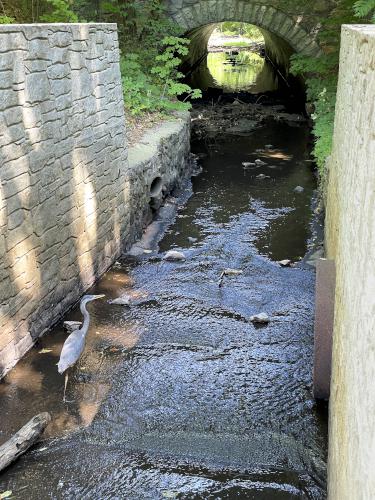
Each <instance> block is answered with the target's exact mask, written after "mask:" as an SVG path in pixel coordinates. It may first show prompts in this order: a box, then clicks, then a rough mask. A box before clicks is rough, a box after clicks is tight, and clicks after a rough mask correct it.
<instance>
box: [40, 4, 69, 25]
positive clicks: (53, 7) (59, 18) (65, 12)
mask: <svg viewBox="0 0 375 500" xmlns="http://www.w3.org/2000/svg"><path fill="white" fill-rule="evenodd" d="M71 4H72V2H71V1H69V0H46V8H47V12H46V13H45V14H42V15H41V16H40V20H41V21H43V22H45V23H76V22H78V16H77V14H75V13H74V12H73V11H72V10H71Z"/></svg>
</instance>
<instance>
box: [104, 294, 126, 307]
mask: <svg viewBox="0 0 375 500" xmlns="http://www.w3.org/2000/svg"><path fill="white" fill-rule="evenodd" d="M108 304H113V305H116V306H130V304H131V300H130V297H128V296H127V295H125V296H123V297H117V299H113V300H109V301H108Z"/></svg>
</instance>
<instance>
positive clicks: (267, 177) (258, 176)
mask: <svg viewBox="0 0 375 500" xmlns="http://www.w3.org/2000/svg"><path fill="white" fill-rule="evenodd" d="M256 178H257V179H271V177H270V176H269V175H265V174H259V175H257V176H256Z"/></svg>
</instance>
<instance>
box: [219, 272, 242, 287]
mask: <svg viewBox="0 0 375 500" xmlns="http://www.w3.org/2000/svg"><path fill="white" fill-rule="evenodd" d="M242 273H243V271H242V270H241V269H231V268H229V267H228V268H227V269H224V271H223V272H222V273H221V274H220V278H219V287H220V288H221V287H222V286H223V280H224V276H238V275H239V274H242Z"/></svg>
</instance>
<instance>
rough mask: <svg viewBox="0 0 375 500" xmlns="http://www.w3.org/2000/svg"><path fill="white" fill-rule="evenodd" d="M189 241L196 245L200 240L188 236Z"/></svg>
mask: <svg viewBox="0 0 375 500" xmlns="http://www.w3.org/2000/svg"><path fill="white" fill-rule="evenodd" d="M188 241H189V242H190V243H196V242H197V241H198V238H193V237H192V236H188Z"/></svg>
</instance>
